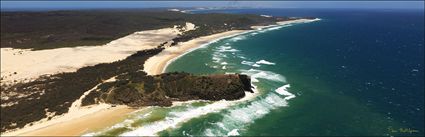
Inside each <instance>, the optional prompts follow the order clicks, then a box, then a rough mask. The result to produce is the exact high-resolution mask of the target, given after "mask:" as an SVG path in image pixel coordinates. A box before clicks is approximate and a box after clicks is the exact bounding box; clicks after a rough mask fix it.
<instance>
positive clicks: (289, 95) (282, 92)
mask: <svg viewBox="0 0 425 137" xmlns="http://www.w3.org/2000/svg"><path fill="white" fill-rule="evenodd" d="M290 87H291V85H289V84H286V85H283V86H282V87H279V88H277V89H276V92H277V93H279V94H280V95H284V96H286V97H285V99H288V100H289V99H292V98H294V97H295V95H294V94H292V93H290V92H288V88H290Z"/></svg>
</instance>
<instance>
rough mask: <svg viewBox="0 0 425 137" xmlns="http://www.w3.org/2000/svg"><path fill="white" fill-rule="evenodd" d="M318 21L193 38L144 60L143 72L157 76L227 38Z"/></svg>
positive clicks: (283, 23)
mask: <svg viewBox="0 0 425 137" xmlns="http://www.w3.org/2000/svg"><path fill="white" fill-rule="evenodd" d="M319 20H321V19H320V18H315V19H296V20H290V21H281V22H276V24H275V25H267V26H251V28H252V29H253V30H231V31H226V32H221V33H217V34H212V35H208V36H203V37H199V38H195V39H192V40H190V41H187V42H183V43H179V44H178V45H176V46H174V47H170V48H166V49H164V51H162V52H161V53H159V54H157V55H155V56H153V57H151V58H149V59H148V60H146V62H145V64H144V68H143V70H144V71H145V72H146V73H147V74H148V75H158V74H161V73H164V72H165V70H166V68H167V66H168V65H169V64H171V63H172V62H174V61H175V60H176V59H178V58H180V57H181V56H184V55H185V54H188V53H190V52H192V51H194V50H196V49H198V48H202V47H203V46H207V45H209V44H211V43H214V42H216V41H219V40H222V39H225V38H229V37H234V36H238V35H243V34H246V33H250V32H254V31H261V30H263V29H267V28H273V27H279V26H285V25H291V24H299V23H310V22H314V21H319Z"/></svg>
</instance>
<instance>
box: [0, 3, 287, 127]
mask: <svg viewBox="0 0 425 137" xmlns="http://www.w3.org/2000/svg"><path fill="white" fill-rule="evenodd" d="M1 18H2V20H1V34H2V35H1V47H2V48H4V47H11V48H21V49H32V50H42V49H52V48H61V47H74V46H89V45H98V44H105V43H108V42H110V41H111V40H113V39H117V38H120V37H123V36H126V35H128V34H130V33H133V32H136V31H140V30H150V29H159V28H164V27H173V26H174V25H180V26H182V25H183V24H184V23H186V22H191V23H194V24H195V25H196V26H197V27H198V28H197V29H195V30H191V31H187V32H184V33H183V34H181V35H179V36H178V37H177V38H175V39H173V43H171V46H174V45H176V44H177V43H178V42H184V41H188V40H191V39H193V38H196V37H200V36H205V35H210V34H215V33H219V32H224V31H228V30H234V29H250V26H254V25H268V24H275V22H276V21H279V20H282V19H283V18H268V17H262V16H257V15H231V14H185V13H180V12H169V11H139V10H134V11H133V10H130V11H121V10H118V11H50V12H2V13H1ZM164 45H166V42H164V43H162V44H160V45H158V47H157V48H155V49H150V50H142V51H139V52H137V53H135V54H132V55H131V56H129V57H127V58H125V59H123V60H119V61H115V62H112V63H102V64H97V65H94V66H87V67H83V68H80V69H78V70H77V71H76V72H67V73H59V74H51V75H44V76H41V77H39V78H37V79H35V80H32V81H30V82H16V83H14V84H4V83H2V86H1V92H2V96H1V99H2V102H1V103H2V104H1V110H2V111H1V117H2V119H1V132H5V131H7V130H11V129H16V128H22V127H24V126H25V125H27V124H30V123H32V122H35V121H39V120H41V119H45V118H47V119H51V118H52V117H54V116H57V115H61V114H64V113H67V112H68V111H69V108H70V107H71V105H72V103H73V102H74V101H76V100H78V99H80V97H82V96H83V95H84V93H85V92H87V91H90V90H91V89H92V88H94V87H96V86H97V89H96V90H94V91H92V92H90V94H88V95H87V96H85V98H84V99H83V100H82V105H90V104H95V103H99V102H105V103H111V104H125V105H128V106H132V107H139V106H149V105H159V106H170V105H171V101H175V100H180V101H183V100H191V99H205V100H221V99H228V100H234V99H239V98H241V97H243V96H244V95H245V94H244V91H250V90H251V85H250V80H249V77H248V76H246V75H238V74H235V75H215V76H193V75H191V74H187V73H167V74H161V75H157V76H148V75H146V73H144V72H141V71H140V70H143V64H144V62H145V61H146V60H147V59H148V58H149V57H151V56H153V55H156V54H158V53H159V52H161V51H162V50H163V49H164V48H166V47H165V46H164ZM113 77H116V81H114V82H106V80H108V79H111V78H113Z"/></svg>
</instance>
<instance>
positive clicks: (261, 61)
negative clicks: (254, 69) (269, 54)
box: [255, 60, 276, 65]
mask: <svg viewBox="0 0 425 137" xmlns="http://www.w3.org/2000/svg"><path fill="white" fill-rule="evenodd" d="M255 63H257V64H266V65H276V63H273V62H269V61H267V60H260V61H257V62H255Z"/></svg>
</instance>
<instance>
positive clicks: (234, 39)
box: [230, 35, 246, 42]
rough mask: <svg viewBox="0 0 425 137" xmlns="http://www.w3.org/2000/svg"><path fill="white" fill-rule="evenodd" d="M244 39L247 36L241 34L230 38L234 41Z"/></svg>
mask: <svg viewBox="0 0 425 137" xmlns="http://www.w3.org/2000/svg"><path fill="white" fill-rule="evenodd" d="M244 39H246V36H244V35H239V36H236V37H233V38H231V39H230V40H231V41H233V42H235V41H239V40H244Z"/></svg>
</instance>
